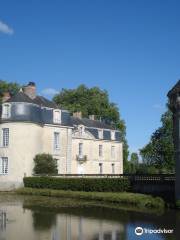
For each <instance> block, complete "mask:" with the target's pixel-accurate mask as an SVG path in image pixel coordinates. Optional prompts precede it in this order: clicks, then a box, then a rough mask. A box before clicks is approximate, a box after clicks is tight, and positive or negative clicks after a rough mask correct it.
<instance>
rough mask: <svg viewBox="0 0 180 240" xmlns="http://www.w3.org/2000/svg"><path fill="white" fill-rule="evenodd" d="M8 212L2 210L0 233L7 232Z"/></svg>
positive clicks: (0, 212)
mask: <svg viewBox="0 0 180 240" xmlns="http://www.w3.org/2000/svg"><path fill="white" fill-rule="evenodd" d="M6 221H7V217H6V212H5V211H1V210H0V231H4V230H6Z"/></svg>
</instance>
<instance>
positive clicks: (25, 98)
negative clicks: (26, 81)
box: [6, 92, 33, 103]
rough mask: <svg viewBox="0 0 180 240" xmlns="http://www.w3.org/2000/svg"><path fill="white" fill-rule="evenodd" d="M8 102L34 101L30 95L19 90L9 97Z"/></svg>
mask: <svg viewBox="0 0 180 240" xmlns="http://www.w3.org/2000/svg"><path fill="white" fill-rule="evenodd" d="M6 102H27V103H33V100H32V99H31V98H30V97H28V96H27V95H26V94H24V93H23V92H18V93H17V94H16V95H14V96H12V97H11V98H10V99H8V100H7V101H6Z"/></svg>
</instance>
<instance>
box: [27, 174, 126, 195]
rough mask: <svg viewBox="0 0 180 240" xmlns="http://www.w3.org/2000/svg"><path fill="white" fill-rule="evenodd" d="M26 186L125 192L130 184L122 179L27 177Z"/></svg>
mask: <svg viewBox="0 0 180 240" xmlns="http://www.w3.org/2000/svg"><path fill="white" fill-rule="evenodd" d="M24 186H25V187H30V188H49V189H57V190H71V191H84V192H123V191H127V190H128V189H129V187H130V183H129V180H127V179H121V178H59V177H58V178H57V177H25V178H24Z"/></svg>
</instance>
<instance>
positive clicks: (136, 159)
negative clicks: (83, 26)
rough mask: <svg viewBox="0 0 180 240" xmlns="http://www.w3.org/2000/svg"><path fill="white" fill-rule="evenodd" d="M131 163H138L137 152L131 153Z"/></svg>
mask: <svg viewBox="0 0 180 240" xmlns="http://www.w3.org/2000/svg"><path fill="white" fill-rule="evenodd" d="M130 161H131V163H133V164H134V165H138V163H139V157H138V154H137V153H135V152H133V153H131V160H130Z"/></svg>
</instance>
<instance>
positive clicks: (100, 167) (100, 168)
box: [99, 163, 103, 174]
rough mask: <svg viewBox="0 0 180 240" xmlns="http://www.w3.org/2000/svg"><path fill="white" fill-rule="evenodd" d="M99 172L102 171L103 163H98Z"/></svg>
mask: <svg viewBox="0 0 180 240" xmlns="http://www.w3.org/2000/svg"><path fill="white" fill-rule="evenodd" d="M99 173H100V174H102V173H103V164H102V163H99Z"/></svg>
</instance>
